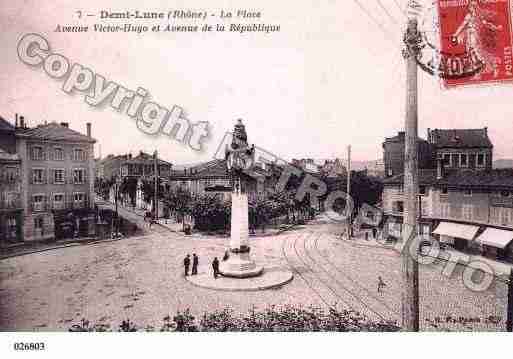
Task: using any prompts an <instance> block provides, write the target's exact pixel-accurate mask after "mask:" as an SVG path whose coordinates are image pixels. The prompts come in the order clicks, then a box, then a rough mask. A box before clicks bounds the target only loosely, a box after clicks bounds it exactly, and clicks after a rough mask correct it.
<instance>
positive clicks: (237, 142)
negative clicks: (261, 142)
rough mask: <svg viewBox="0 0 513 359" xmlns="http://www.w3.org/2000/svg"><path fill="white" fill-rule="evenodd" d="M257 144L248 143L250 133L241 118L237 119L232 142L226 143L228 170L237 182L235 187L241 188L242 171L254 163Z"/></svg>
mask: <svg viewBox="0 0 513 359" xmlns="http://www.w3.org/2000/svg"><path fill="white" fill-rule="evenodd" d="M254 153H255V146H254V145H253V146H251V147H250V146H249V145H248V135H247V133H246V128H245V126H244V124H243V123H242V120H241V119H238V120H237V123H236V124H235V127H234V130H233V137H232V142H231V144H230V145H229V146H228V145H226V152H225V159H226V166H227V168H228V171H229V172H230V173H231V175H232V178H233V180H234V183H235V189H236V190H237V191H238V190H239V189H240V177H241V175H242V172H243V171H245V170H249V169H250V168H251V166H252V165H253V161H254V159H253V157H254Z"/></svg>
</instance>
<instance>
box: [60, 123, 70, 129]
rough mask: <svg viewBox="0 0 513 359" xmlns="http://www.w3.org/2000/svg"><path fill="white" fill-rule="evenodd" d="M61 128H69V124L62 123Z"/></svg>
mask: <svg viewBox="0 0 513 359" xmlns="http://www.w3.org/2000/svg"><path fill="white" fill-rule="evenodd" d="M61 126H62V127H66V128H69V123H67V122H61Z"/></svg>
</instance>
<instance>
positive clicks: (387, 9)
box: [0, 0, 513, 164]
mask: <svg viewBox="0 0 513 359" xmlns="http://www.w3.org/2000/svg"><path fill="white" fill-rule="evenodd" d="M381 5H383V6H381ZM398 5H399V6H398ZM405 5H406V0H381V2H379V1H378V0H359V1H358V0H322V1H319V0H305V1H301V2H284V1H275V0H273V1H270V0H259V1H255V0H252V1H249V0H237V1H233V0H223V1H212V0H202V1H200V0H187V1H178V0H166V1H158V0H155V1H144V2H142V1H133V0H114V1H106V0H102V1H99V0H87V1H82V0H78V1H77V0H73V1H71V0H70V1H64V0H53V1H51V2H50V1H45V2H41V1H37V0H19V1H8V0H0V44H2V51H1V56H0V69H1V71H0V116H2V117H3V118H6V119H9V120H11V121H13V119H14V116H15V113H19V114H21V115H23V116H25V118H26V119H27V121H28V123H29V125H30V126H35V125H37V124H41V123H44V122H45V121H47V122H52V121H56V122H69V124H70V127H71V128H72V129H76V130H79V131H81V132H83V133H85V128H86V123H87V122H91V123H92V134H93V137H94V138H96V139H97V141H98V143H97V145H96V148H95V151H96V155H97V156H98V155H99V154H100V148H101V155H102V156H106V155H108V154H110V153H114V154H120V153H128V152H132V153H137V152H138V151H139V150H144V151H148V152H153V151H154V150H155V149H158V151H159V154H160V155H161V156H162V157H163V158H165V159H166V160H168V161H170V162H172V163H176V164H185V163H195V162H199V161H206V160H209V159H211V158H212V157H213V154H214V152H215V151H216V149H217V146H218V145H219V143H220V142H221V140H222V138H223V136H224V134H225V132H226V131H230V130H232V128H233V125H234V124H235V122H236V120H237V119H238V118H242V119H243V121H244V123H245V125H246V130H247V132H248V137H249V142H250V143H255V144H257V145H258V146H259V147H261V148H264V149H266V150H268V151H270V152H273V153H275V154H276V155H278V156H280V157H281V158H285V159H291V158H304V157H310V158H331V157H342V158H343V157H345V151H346V148H347V146H348V145H351V146H352V157H353V159H354V160H376V159H379V158H381V157H382V146H381V145H382V142H383V140H384V138H385V137H391V136H394V135H395V134H396V133H397V131H400V130H402V129H403V127H404V112H405V111H404V102H405V97H406V95H405V74H404V72H405V71H404V69H405V64H404V60H403V58H402V56H401V50H402V40H401V39H402V35H401V33H402V30H403V28H404V23H405V16H404V14H403V13H402V11H401V9H400V7H404V6H405ZM175 9H194V10H207V11H209V12H219V11H220V10H223V9H224V10H227V11H229V10H231V11H236V10H237V9H251V10H254V11H261V13H262V18H261V19H260V20H259V21H260V22H265V23H270V24H279V25H280V27H281V31H280V32H277V33H271V34H264V33H248V34H242V35H241V34H237V33H193V34H190V33H189V34H186V33H146V34H135V33H103V34H101V33H95V32H87V33H59V32H55V31H54V30H55V28H56V26H57V25H58V24H60V25H77V24H88V25H89V26H92V24H94V23H100V22H101V21H102V20H100V19H99V18H98V16H95V17H88V18H85V19H84V18H82V19H78V18H77V16H78V14H77V11H78V10H80V11H83V13H92V14H98V13H99V12H100V11H102V10H106V11H126V10H140V11H164V12H166V13H167V12H168V11H169V10H175ZM116 22H120V23H124V22H127V21H120V20H116V21H113V20H111V23H116ZM131 22H132V23H134V21H131ZM210 22H211V23H215V22H220V20H211V21H210ZM28 33H37V34H41V35H42V36H44V37H45V38H46V39H47V40H48V42H49V43H50V46H51V49H52V51H53V52H55V53H59V54H62V55H64V56H66V57H67V58H68V59H69V60H70V62H71V63H80V64H82V65H83V66H86V67H88V68H90V69H91V70H93V72H94V73H98V74H101V75H102V76H104V77H105V78H106V79H108V80H109V81H114V82H116V83H118V84H122V85H123V86H125V87H127V88H129V89H132V90H136V89H137V88H138V87H142V88H144V89H146V90H147V91H148V92H149V93H150V95H151V101H154V102H156V103H158V104H160V105H162V106H164V107H166V108H168V109H171V108H172V107H173V106H175V105H177V106H180V107H181V108H183V109H184V112H185V113H186V116H187V118H188V119H189V120H190V121H191V122H193V123H194V122H199V121H207V122H209V124H210V129H211V135H210V137H209V138H208V139H207V140H206V142H205V143H204V150H203V151H199V152H198V151H193V150H192V149H191V148H189V147H188V146H186V145H184V144H183V143H180V142H178V141H177V140H175V139H173V138H170V137H167V136H164V135H160V136H150V135H147V134H144V133H142V132H141V131H140V130H139V129H138V128H137V126H136V123H135V121H134V120H133V119H132V118H131V117H129V116H128V115H127V114H126V112H124V111H120V112H118V111H116V110H114V109H112V108H111V107H109V106H103V107H100V108H98V107H92V106H90V105H88V104H87V103H86V102H85V101H84V98H85V95H86V94H84V93H82V92H75V93H74V94H67V93H65V92H64V91H63V90H62V84H63V81H62V80H56V79H53V78H51V77H49V76H48V75H47V74H46V73H45V71H44V70H43V69H42V68H41V67H30V66H28V65H26V64H24V63H22V62H21V61H20V60H19V58H18V56H17V44H18V41H19V40H20V39H21V37H22V36H23V35H25V34H28ZM512 95H513V90H512V87H511V84H503V85H500V86H479V87H467V88H461V89H453V90H444V89H441V87H440V85H439V83H438V81H437V79H436V78H433V77H432V76H430V75H428V74H425V73H422V72H420V73H419V135H420V136H421V137H425V136H426V131H427V128H482V127H485V126H487V127H488V129H489V130H488V131H489V135H490V137H491V140H492V142H493V143H494V144H495V149H494V155H495V158H513V145H512V143H513V141H511V134H512V130H513V121H512V118H513V104H512V103H511V102H512V101H511V99H512V98H513V97H512Z"/></svg>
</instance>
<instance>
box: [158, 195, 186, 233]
mask: <svg viewBox="0 0 513 359" xmlns="http://www.w3.org/2000/svg"><path fill="white" fill-rule="evenodd" d="M163 200H164V204H165V205H166V207H168V208H169V210H170V211H172V212H174V213H175V215H176V219H177V221H178V222H182V224H183V228H184V229H185V220H184V219H185V216H186V215H188V214H191V211H192V205H193V196H192V194H191V192H190V191H189V190H187V189H184V188H181V187H178V188H176V189H174V190H169V191H168V192H166V193H165V194H164V196H163Z"/></svg>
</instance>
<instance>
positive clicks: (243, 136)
mask: <svg viewBox="0 0 513 359" xmlns="http://www.w3.org/2000/svg"><path fill="white" fill-rule="evenodd" d="M247 146H248V135H247V133H246V127H245V126H244V124H243V123H242V119H240V118H239V119H238V120H237V123H236V124H235V126H234V129H233V139H232V148H233V149H234V150H236V149H238V148H244V147H247Z"/></svg>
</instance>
